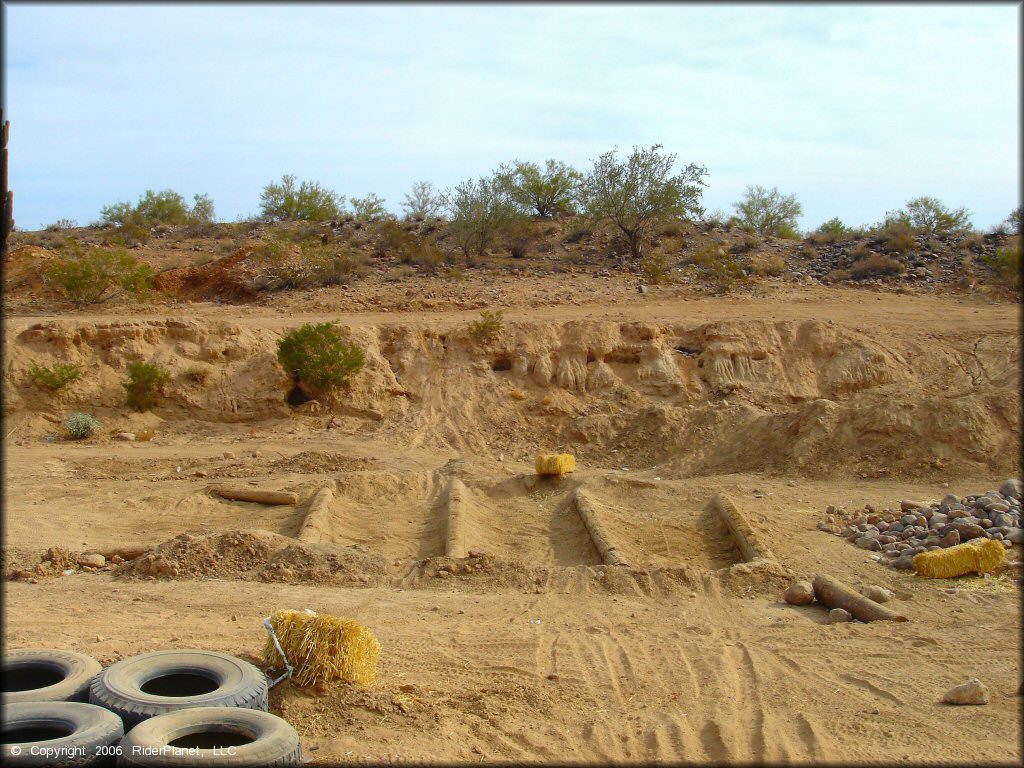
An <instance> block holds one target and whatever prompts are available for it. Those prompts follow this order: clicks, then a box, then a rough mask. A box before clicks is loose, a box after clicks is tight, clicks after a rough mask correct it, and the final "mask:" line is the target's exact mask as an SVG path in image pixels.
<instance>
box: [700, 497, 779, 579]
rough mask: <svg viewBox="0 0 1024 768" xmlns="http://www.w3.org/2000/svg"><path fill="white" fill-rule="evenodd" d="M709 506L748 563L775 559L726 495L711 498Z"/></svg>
mask: <svg viewBox="0 0 1024 768" xmlns="http://www.w3.org/2000/svg"><path fill="white" fill-rule="evenodd" d="M711 506H712V508H713V509H714V511H715V513H716V514H717V515H718V517H719V518H720V519H721V520H722V522H723V523H725V527H726V528H728V529H729V534H730V535H731V536H732V538H733V541H735V542H736V546H737V547H739V550H740V554H741V555H743V559H744V560H746V561H747V562H748V563H749V562H752V561H754V560H775V555H773V554H772V551H771V550H770V549H768V547H767V546H765V544H764V542H763V541H761V537H760V536H759V535H758V533H757V531H756V530H755V529H754V527H753V526H752V525H751V524H750V521H749V520H747V518H746V516H744V514H743V513H742V512H740V511H739V509H737V508H736V505H735V504H733V503H732V501H731V500H730V499H729V497H728V496H726V495H725V494H724V493H720V494H718V495H717V496H715V498H713V499H712V500H711Z"/></svg>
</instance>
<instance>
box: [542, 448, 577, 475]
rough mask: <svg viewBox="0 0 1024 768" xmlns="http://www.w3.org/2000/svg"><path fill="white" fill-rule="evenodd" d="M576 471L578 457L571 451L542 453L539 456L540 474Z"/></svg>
mask: <svg viewBox="0 0 1024 768" xmlns="http://www.w3.org/2000/svg"><path fill="white" fill-rule="evenodd" d="M575 471H576V457H575V456H573V455H572V454H571V453H542V454H539V455H538V456H537V474H538V475H564V474H565V473H566V472H575Z"/></svg>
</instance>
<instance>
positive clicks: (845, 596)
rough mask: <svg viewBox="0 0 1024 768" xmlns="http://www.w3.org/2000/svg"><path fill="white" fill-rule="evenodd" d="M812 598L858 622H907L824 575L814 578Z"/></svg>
mask: <svg viewBox="0 0 1024 768" xmlns="http://www.w3.org/2000/svg"><path fill="white" fill-rule="evenodd" d="M814 597H815V598H816V599H817V601H818V602H819V603H821V604H822V605H824V606H826V607H828V608H842V609H843V610H845V611H849V612H850V615H852V616H853V617H854V618H855V619H859V620H860V621H908V619H907V617H906V616H903V615H902V614H899V613H896V612H895V611H892V610H889V609H888V608H886V607H885V606H884V605H880V604H878V603H876V602H875V601H874V600H870V599H868V598H866V597H864V595H862V594H860V593H858V592H854V591H853V590H852V589H850V588H849V587H848V586H846V585H845V584H843V582H841V581H839V579H836V578H833V577H832V576H829V575H827V574H824V573H820V574H818V575H817V576H815V577H814Z"/></svg>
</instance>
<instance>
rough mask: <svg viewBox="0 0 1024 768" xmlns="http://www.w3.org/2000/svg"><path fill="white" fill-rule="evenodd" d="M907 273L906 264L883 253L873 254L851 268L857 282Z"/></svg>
mask: <svg viewBox="0 0 1024 768" xmlns="http://www.w3.org/2000/svg"><path fill="white" fill-rule="evenodd" d="M906 271H907V267H906V265H905V264H903V263H902V262H900V261H897V260H896V259H894V258H893V257H892V256H886V255H885V254H883V253H871V254H870V255H868V256H864V257H863V258H861V259H860V260H859V261H857V262H855V263H854V264H853V266H852V267H850V274H851V276H852V277H853V278H854V279H855V280H865V279H867V278H871V277H887V276H893V275H901V274H903V273H904V272H906Z"/></svg>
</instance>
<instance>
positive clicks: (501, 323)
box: [469, 309, 505, 342]
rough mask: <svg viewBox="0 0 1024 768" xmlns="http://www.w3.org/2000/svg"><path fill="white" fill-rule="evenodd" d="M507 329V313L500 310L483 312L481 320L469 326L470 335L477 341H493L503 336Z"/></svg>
mask: <svg viewBox="0 0 1024 768" xmlns="http://www.w3.org/2000/svg"><path fill="white" fill-rule="evenodd" d="M504 327H505V313H504V312H503V311H501V310H500V309H499V310H497V311H495V312H492V311H490V310H487V309H485V310H483V311H482V312H481V313H480V319H479V320H474V321H473V322H472V323H470V324H469V335H470V336H472V337H473V338H474V339H476V340H477V341H483V342H487V341H493V340H494V339H496V338H498V336H500V335H501V331H502V329H503V328H504Z"/></svg>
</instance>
